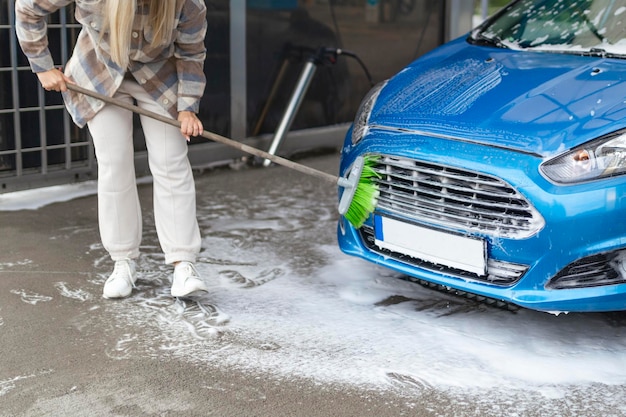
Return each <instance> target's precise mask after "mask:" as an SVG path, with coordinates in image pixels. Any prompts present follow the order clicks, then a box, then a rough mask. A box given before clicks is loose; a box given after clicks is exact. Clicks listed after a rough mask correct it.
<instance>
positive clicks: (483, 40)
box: [469, 32, 509, 49]
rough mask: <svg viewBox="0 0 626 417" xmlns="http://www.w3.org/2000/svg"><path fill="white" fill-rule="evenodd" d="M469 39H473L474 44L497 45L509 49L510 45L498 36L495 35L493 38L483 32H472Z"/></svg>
mask: <svg viewBox="0 0 626 417" xmlns="http://www.w3.org/2000/svg"><path fill="white" fill-rule="evenodd" d="M469 39H471V40H472V43H473V44H474V45H480V46H495V47H496V48H502V49H509V48H508V46H506V45H505V44H504V42H502V39H500V38H498V37H497V36H494V37H493V38H490V37H487V36H485V35H484V34H483V33H482V32H478V33H473V34H471V35H470V37H469Z"/></svg>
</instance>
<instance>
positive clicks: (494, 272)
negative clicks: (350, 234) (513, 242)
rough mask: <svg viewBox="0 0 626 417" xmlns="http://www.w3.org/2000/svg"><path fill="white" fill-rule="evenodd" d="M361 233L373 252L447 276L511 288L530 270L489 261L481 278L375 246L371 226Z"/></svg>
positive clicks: (511, 264)
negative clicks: (485, 272) (485, 273)
mask: <svg viewBox="0 0 626 417" xmlns="http://www.w3.org/2000/svg"><path fill="white" fill-rule="evenodd" d="M359 232H360V234H361V240H362V241H363V243H364V244H365V246H367V247H368V248H369V250H371V251H372V252H376V253H379V254H381V255H383V256H386V257H389V258H393V259H395V260H397V261H399V262H402V263H405V264H409V265H413V266H417V267H419V268H422V269H426V270H429V271H432V272H436V273H442V274H446V275H449V276H452V277H456V278H462V279H465V280H472V281H480V282H486V283H489V284H493V285H498V286H510V285H513V284H515V283H516V282H517V281H519V280H520V278H522V276H523V275H524V273H525V272H526V271H527V270H528V266H527V265H520V264H514V263H510V262H502V261H497V260H495V259H489V260H487V271H488V272H487V275H484V276H479V275H476V274H473V273H471V272H467V271H463V270H460V269H455V268H450V267H447V266H444V265H438V264H434V263H431V262H427V261H424V260H423V259H417V258H413V257H411V256H409V255H405V254H402V253H398V252H393V251H390V250H388V249H383V248H380V247H378V246H376V244H375V237H374V229H373V228H371V227H369V226H363V227H361V229H359Z"/></svg>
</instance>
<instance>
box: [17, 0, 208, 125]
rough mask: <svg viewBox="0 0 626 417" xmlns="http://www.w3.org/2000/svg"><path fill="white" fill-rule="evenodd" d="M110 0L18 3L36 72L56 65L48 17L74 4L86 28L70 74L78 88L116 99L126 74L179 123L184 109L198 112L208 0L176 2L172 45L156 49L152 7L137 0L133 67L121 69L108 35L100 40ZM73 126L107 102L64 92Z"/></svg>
mask: <svg viewBox="0 0 626 417" xmlns="http://www.w3.org/2000/svg"><path fill="white" fill-rule="evenodd" d="M105 1H106V0H17V1H16V3H15V16H16V34H17V37H18V40H19V43H20V46H21V47H22V50H23V51H24V54H25V55H26V57H27V58H28V60H29V62H30V66H31V68H32V70H33V72H41V71H46V70H50V69H53V68H54V67H55V65H54V62H53V60H52V56H51V55H50V51H49V49H48V37H47V24H46V17H47V15H49V14H50V13H53V12H55V11H57V10H58V9H60V8H61V7H64V6H67V5H68V4H70V3H72V2H74V3H75V6H76V7H75V16H76V20H77V21H78V22H80V23H81V25H82V29H81V31H80V33H79V35H78V39H77V41H76V46H75V47H74V52H73V54H72V57H71V58H70V59H69V61H68V62H67V63H66V64H65V73H66V74H67V75H68V76H69V77H70V78H71V79H72V80H74V81H75V82H76V83H77V84H78V85H80V86H82V87H84V88H87V89H89V90H92V91H96V92H98V93H100V94H104V95H107V96H109V97H112V96H113V94H115V92H116V91H117V89H118V88H119V86H120V84H121V83H122V81H123V79H124V76H125V75H126V73H127V71H128V72H129V73H130V74H132V76H133V77H134V78H135V79H136V80H137V82H138V83H139V84H141V85H142V86H143V87H144V88H145V90H146V92H148V93H149V94H150V95H151V96H152V97H153V98H154V99H155V100H156V101H157V102H159V103H160V104H161V105H162V106H163V108H165V109H166V110H167V111H168V112H169V113H170V114H171V115H172V117H173V118H174V119H176V118H177V117H178V112H179V111H184V110H188V111H193V112H195V113H197V112H198V110H199V106H200V99H201V98H202V94H203V93H204V88H205V85H206V78H205V75H204V71H203V67H204V60H205V57H206V48H205V46H204V37H205V34H206V29H207V22H206V5H205V4H204V1H203V0H176V23H175V25H174V27H175V29H174V31H173V32H172V34H171V36H170V38H169V39H168V41H167V42H164V43H163V44H161V45H151V44H150V41H151V40H152V39H153V29H152V28H151V27H150V26H149V25H148V22H147V19H146V17H147V15H148V6H147V4H144V2H142V0H139V1H138V8H137V13H136V15H135V19H134V22H133V32H132V38H131V46H130V63H129V66H128V68H127V69H123V68H120V67H119V66H118V65H117V64H115V63H114V62H113V61H112V60H111V56H110V46H109V43H108V40H109V37H108V34H106V33H105V34H104V36H101V33H100V32H101V29H102V25H103V3H104V2H105ZM63 98H64V100H65V105H66V107H67V109H68V111H69V113H70V115H71V116H72V119H73V120H74V122H75V123H76V124H77V125H78V126H80V127H83V126H84V125H85V124H86V123H87V122H88V121H89V120H90V119H91V118H92V117H93V116H94V115H95V114H96V113H97V112H98V111H99V110H100V109H101V108H102V107H103V106H104V103H103V102H102V101H100V100H97V99H92V98H91V97H87V96H85V95H82V94H79V93H75V92H71V91H68V92H66V93H63Z"/></svg>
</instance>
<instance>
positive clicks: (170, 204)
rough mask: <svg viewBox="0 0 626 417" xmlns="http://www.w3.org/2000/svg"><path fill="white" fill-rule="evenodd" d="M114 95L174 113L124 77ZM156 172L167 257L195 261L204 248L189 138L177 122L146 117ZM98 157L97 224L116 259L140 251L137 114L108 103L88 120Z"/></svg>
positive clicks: (160, 230) (158, 222)
mask: <svg viewBox="0 0 626 417" xmlns="http://www.w3.org/2000/svg"><path fill="white" fill-rule="evenodd" d="M115 98H117V99H121V100H123V101H126V102H128V103H131V102H132V100H133V99H135V100H136V101H137V105H138V106H139V107H142V108H144V109H146V110H150V111H152V112H155V113H160V114H162V115H165V116H167V117H171V116H169V114H168V113H167V112H166V111H165V110H164V109H163V108H162V107H161V106H160V105H159V104H158V103H157V102H155V101H154V99H152V97H151V96H150V95H148V94H147V93H146V92H145V90H144V89H143V88H142V87H141V86H140V85H139V84H137V83H136V82H134V81H129V80H124V82H123V83H122V85H121V87H120V89H119V90H118V92H117V93H116V94H115ZM141 125H142V127H143V132H144V136H145V137H146V147H147V149H148V162H149V166H150V171H151V173H152V177H153V189H154V190H153V191H154V221H155V224H156V230H157V235H158V237H159V242H160V243H161V248H162V250H163V252H164V254H165V262H166V263H173V262H177V261H189V262H195V259H196V255H197V254H198V253H199V252H200V244H201V239H200V230H199V228H198V222H197V219H196V190H195V185H194V180H193V175H192V172H191V166H190V164H189V160H188V159H187V142H186V141H185V138H184V137H183V136H182V134H181V133H180V130H179V129H178V128H176V127H174V126H171V125H168V124H166V123H163V122H159V121H156V120H154V119H151V118H149V117H147V116H141ZM88 126H89V131H90V132H91V135H92V137H93V142H94V147H95V150H96V159H97V161H98V223H99V226H100V236H101V239H102V244H103V245H104V248H105V249H106V250H107V251H108V252H109V254H110V255H111V258H112V259H113V260H114V261H117V260H121V259H125V258H131V259H133V258H136V257H138V256H139V245H140V243H141V235H142V220H141V208H140V206H139V197H138V194H137V185H136V182H135V165H134V151H133V115H132V113H131V112H130V111H129V110H125V109H122V108H120V107H118V106H115V105H106V106H105V107H104V108H103V109H102V110H101V111H100V112H98V114H97V115H96V116H95V117H94V118H93V119H92V120H91V121H90V122H89V123H88Z"/></svg>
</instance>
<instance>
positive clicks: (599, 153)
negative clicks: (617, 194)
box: [541, 131, 626, 184]
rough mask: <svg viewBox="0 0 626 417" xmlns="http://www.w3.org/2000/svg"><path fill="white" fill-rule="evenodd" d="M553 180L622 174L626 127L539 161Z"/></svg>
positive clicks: (625, 161) (625, 164)
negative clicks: (546, 159) (542, 161)
mask: <svg viewBox="0 0 626 417" xmlns="http://www.w3.org/2000/svg"><path fill="white" fill-rule="evenodd" d="M541 172H543V174H544V175H545V176H546V177H547V178H548V179H550V180H552V181H554V182H556V183H562V184H571V183H576V182H582V181H589V180H595V179H600V178H607V177H612V176H615V175H623V174H626V131H619V132H616V133H613V134H610V135H607V136H604V137H602V138H600V139H596V140H593V141H591V142H588V143H586V144H584V145H582V146H578V147H576V148H574V149H572V150H570V151H569V152H566V153H564V154H563V155H560V156H558V157H556V158H554V159H551V160H549V161H547V162H545V163H543V164H542V165H541Z"/></svg>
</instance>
